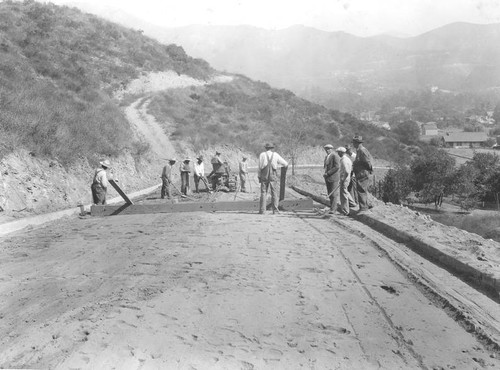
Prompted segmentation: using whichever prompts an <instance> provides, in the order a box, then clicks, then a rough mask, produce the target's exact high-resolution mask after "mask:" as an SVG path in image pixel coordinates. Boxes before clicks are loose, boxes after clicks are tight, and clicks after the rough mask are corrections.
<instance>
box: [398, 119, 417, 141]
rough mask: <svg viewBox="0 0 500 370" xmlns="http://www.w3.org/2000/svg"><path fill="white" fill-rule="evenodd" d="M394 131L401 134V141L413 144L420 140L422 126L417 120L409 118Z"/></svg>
mask: <svg viewBox="0 0 500 370" xmlns="http://www.w3.org/2000/svg"><path fill="white" fill-rule="evenodd" d="M394 132H395V133H396V134H398V135H399V137H400V139H401V141H402V142H403V143H405V144H408V145H412V144H416V143H417V142H418V139H419V137H420V128H419V127H418V124H417V123H416V122H415V121H411V120H407V121H404V122H402V123H400V124H399V125H397V126H396V128H395V129H394Z"/></svg>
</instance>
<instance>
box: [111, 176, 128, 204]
mask: <svg viewBox="0 0 500 370" xmlns="http://www.w3.org/2000/svg"><path fill="white" fill-rule="evenodd" d="M108 182H109V183H110V184H111V186H112V187H114V188H115V190H116V192H117V193H118V194H120V196H121V197H122V198H123V200H125V203H127V204H133V203H132V201H131V200H130V199H129V198H128V197H127V194H125V193H124V192H123V190H122V189H121V188H120V187H119V186H118V184H117V183H116V182H115V180H108Z"/></svg>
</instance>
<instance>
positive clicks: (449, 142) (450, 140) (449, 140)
mask: <svg viewBox="0 0 500 370" xmlns="http://www.w3.org/2000/svg"><path fill="white" fill-rule="evenodd" d="M442 140H443V146H444V147H447V148H479V147H481V146H485V145H486V142H487V141H488V135H486V132H447V133H446V135H444V136H443V138H442Z"/></svg>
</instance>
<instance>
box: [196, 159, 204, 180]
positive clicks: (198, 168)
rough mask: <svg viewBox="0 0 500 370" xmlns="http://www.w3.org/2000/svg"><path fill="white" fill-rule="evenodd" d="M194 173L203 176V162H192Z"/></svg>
mask: <svg viewBox="0 0 500 370" xmlns="http://www.w3.org/2000/svg"><path fill="white" fill-rule="evenodd" d="M194 173H195V174H196V176H199V177H202V176H205V164H204V163H203V162H201V163H198V162H196V163H195V164H194Z"/></svg>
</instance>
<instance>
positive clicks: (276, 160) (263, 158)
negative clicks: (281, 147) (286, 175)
mask: <svg viewBox="0 0 500 370" xmlns="http://www.w3.org/2000/svg"><path fill="white" fill-rule="evenodd" d="M273 153H274V154H273ZM271 156H272V158H271ZM267 157H269V158H271V167H272V168H273V170H277V169H278V165H282V166H283V167H287V166H288V162H287V161H285V160H284V159H283V158H282V157H281V156H280V155H279V154H278V153H276V152H273V151H271V150H268V151H266V152H262V153H260V156H259V169H263V168H264V167H266V166H267Z"/></svg>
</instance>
